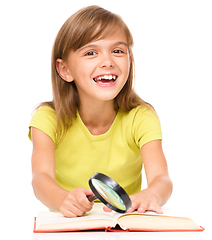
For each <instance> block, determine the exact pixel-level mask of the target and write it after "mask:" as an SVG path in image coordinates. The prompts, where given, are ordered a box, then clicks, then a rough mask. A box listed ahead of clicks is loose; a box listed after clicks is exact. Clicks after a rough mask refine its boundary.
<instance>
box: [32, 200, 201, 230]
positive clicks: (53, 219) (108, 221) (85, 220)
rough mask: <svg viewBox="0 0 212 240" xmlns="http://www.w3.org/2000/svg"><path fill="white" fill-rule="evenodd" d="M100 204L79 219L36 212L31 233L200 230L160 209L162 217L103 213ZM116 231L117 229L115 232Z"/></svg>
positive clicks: (150, 213)
mask: <svg viewBox="0 0 212 240" xmlns="http://www.w3.org/2000/svg"><path fill="white" fill-rule="evenodd" d="M103 206H104V205H103V204H102V203H95V204H94V207H93V209H92V210H91V211H90V212H88V213H86V214H85V215H84V216H82V217H76V218H66V217H64V216H63V215H62V214H61V213H60V212H40V213H39V214H38V216H37V217H36V218H35V222H34V233H45V232H46V233H48V232H71V231H85V230H100V229H102V230H105V231H147V232H175V231H176V232H177V231H203V230H204V228H202V227H199V226H198V225H197V224H196V223H195V222H194V221H193V220H192V219H190V218H187V217H185V216H184V217H182V216H181V217H180V216H179V214H173V211H171V210H170V209H167V208H163V214H156V213H154V212H145V213H137V212H133V213H125V214H121V213H116V212H114V211H112V212H111V213H108V212H104V210H103ZM117 228H119V230H117Z"/></svg>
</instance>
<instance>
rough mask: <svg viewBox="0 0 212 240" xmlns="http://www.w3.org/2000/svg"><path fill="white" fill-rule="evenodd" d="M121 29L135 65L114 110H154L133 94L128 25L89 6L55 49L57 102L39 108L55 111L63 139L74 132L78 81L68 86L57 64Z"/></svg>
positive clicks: (68, 26)
mask: <svg viewBox="0 0 212 240" xmlns="http://www.w3.org/2000/svg"><path fill="white" fill-rule="evenodd" d="M117 29H121V30H123V31H124V33H125V35H126V38H127V45H128V50H129V53H130V56H131V64H130V70H129V76H128V79H127V81H126V84H125V85H124V87H123V88H122V90H121V91H120V92H119V94H118V95H117V96H116V97H115V99H114V109H115V110H118V109H119V108H120V109H121V110H123V111H130V110H132V109H133V108H135V107H137V106H139V105H144V106H146V107H148V108H151V109H153V107H152V106H151V105H150V104H148V103H146V102H145V101H143V100H142V99H141V98H140V97H139V96H138V95H137V94H136V93H135V91H134V90H133V78H134V59H133V53H132V47H133V38H132V35H131V33H130V31H129V29H128V27H127V25H126V24H125V22H124V21H123V20H122V18H121V17H120V16H119V15H117V14H114V13H112V12H110V11H108V10H105V9H104V8H101V7H98V6H89V7H86V8H82V9H81V10H79V11H78V12H76V13H75V14H73V15H72V16H71V17H70V18H68V19H67V21H66V22H65V23H64V24H63V26H62V27H61V29H60V31H59V32H58V34H57V36H56V39H55V42H54V45H53V49H52V59H51V77H52V90H53V101H51V102H44V103H42V104H41V105H40V106H39V107H41V106H45V105H47V106H50V107H51V108H53V109H54V110H55V112H56V121H57V134H58V136H60V137H61V136H62V135H63V134H64V133H65V132H66V131H67V130H68V129H69V128H70V126H71V124H72V120H73V118H75V117H76V112H77V108H78V107H79V95H78V91H77V88H76V85H75V83H74V81H72V82H66V81H64V80H63V79H62V78H61V77H60V75H59V74H58V72H57V69H56V60H57V59H58V58H59V59H62V60H64V61H66V60H67V57H68V55H69V53H70V50H73V51H76V50H77V49H79V48H81V47H83V46H84V45H86V44H88V43H89V42H92V41H94V40H97V39H104V38H106V37H108V36H109V35H111V34H113V33H114V32H115V31H116V30H117Z"/></svg>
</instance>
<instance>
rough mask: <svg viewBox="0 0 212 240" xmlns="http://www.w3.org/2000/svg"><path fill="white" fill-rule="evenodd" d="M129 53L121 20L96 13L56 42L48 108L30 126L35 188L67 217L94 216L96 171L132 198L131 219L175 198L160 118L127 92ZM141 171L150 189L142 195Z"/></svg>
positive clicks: (75, 21)
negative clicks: (91, 183) (92, 185)
mask: <svg viewBox="0 0 212 240" xmlns="http://www.w3.org/2000/svg"><path fill="white" fill-rule="evenodd" d="M132 46H133V39H132V35H131V33H130V31H129V29H128V27H127V26H126V24H125V23H124V22H123V20H122V19H121V18H120V17H119V16H118V15H116V14H114V13H111V12H109V11H107V10H105V9H103V8H101V7H97V6H90V7H87V8H83V9H81V10H79V11H78V12H76V13H75V14H74V15H72V16H71V17H70V18H69V19H68V20H67V21H66V22H65V23H64V25H63V26H62V28H61V29H60V31H59V33H58V35H57V37H56V40H55V42H54V46H53V50H52V88H53V101H51V102H45V103H42V104H41V105H40V106H39V108H38V110H37V111H36V112H35V113H34V115H33V117H32V120H31V123H30V127H29V137H30V139H31V140H32V142H33V153H32V174H33V178H32V186H33V189H34V193H35V196H36V197H37V198H38V199H39V200H40V201H41V202H42V203H43V204H45V205H46V206H47V207H49V208H51V209H54V210H59V211H61V213H62V214H63V215H64V216H66V217H76V216H82V215H84V214H85V213H86V212H87V211H90V210H91V209H92V206H93V203H92V202H90V201H89V200H88V198H87V196H89V195H92V194H93V193H92V191H91V190H89V186H88V180H89V178H90V177H91V176H92V175H93V174H94V173H95V172H101V173H104V174H106V175H108V176H110V177H111V178H113V179H114V180H115V181H117V182H118V183H119V184H120V185H121V186H122V187H123V188H124V189H125V191H126V192H127V193H128V194H129V195H130V198H131V201H132V206H131V208H130V209H129V210H128V212H133V211H135V210H137V211H138V212H140V213H143V212H145V211H146V210H150V211H154V212H156V213H162V209H161V206H162V205H163V204H165V203H166V201H167V200H168V199H169V197H170V195H171V193H172V182H171V180H170V178H169V174H168V169H167V163H166V159H165V157H164V154H163V150H162V145H161V139H162V134H161V127H160V122H159V119H158V116H157V114H156V112H155V111H154V109H153V107H152V106H151V105H150V104H148V103H146V102H144V101H143V100H142V99H141V98H140V97H139V96H138V95H137V94H136V93H135V91H134V90H133V88H132V85H133V66H134V62H133V53H132ZM143 165H144V167H145V171H146V177H147V183H148V188H147V189H145V190H143V191H141V180H142V166H143ZM104 210H105V211H111V210H110V209H108V208H107V207H104Z"/></svg>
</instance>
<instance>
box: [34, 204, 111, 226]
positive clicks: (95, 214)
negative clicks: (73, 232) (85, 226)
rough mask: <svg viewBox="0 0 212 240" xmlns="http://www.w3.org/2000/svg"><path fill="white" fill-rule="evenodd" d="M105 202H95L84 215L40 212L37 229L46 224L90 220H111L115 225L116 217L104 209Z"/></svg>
mask: <svg viewBox="0 0 212 240" xmlns="http://www.w3.org/2000/svg"><path fill="white" fill-rule="evenodd" d="M103 207H104V204H102V203H95V204H94V207H93V209H92V210H91V211H90V212H87V213H86V214H85V215H84V216H82V217H75V218H66V217H64V216H63V215H62V213H60V212H40V213H39V214H38V216H37V219H36V229H38V228H39V226H40V225H44V224H48V225H49V224H60V223H77V222H84V221H90V220H97V221H98V220H100V219H102V220H103V219H104V220H110V221H111V222H112V224H113V225H114V223H113V222H114V219H113V216H112V215H111V213H107V212H105V211H104V210H103Z"/></svg>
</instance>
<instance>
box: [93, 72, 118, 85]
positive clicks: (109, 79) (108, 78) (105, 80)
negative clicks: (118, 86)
mask: <svg viewBox="0 0 212 240" xmlns="http://www.w3.org/2000/svg"><path fill="white" fill-rule="evenodd" d="M117 78H118V76H117V75H114V74H110V75H100V76H97V77H94V78H93V80H94V82H96V83H99V84H110V83H113V82H115V81H116V79H117Z"/></svg>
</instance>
